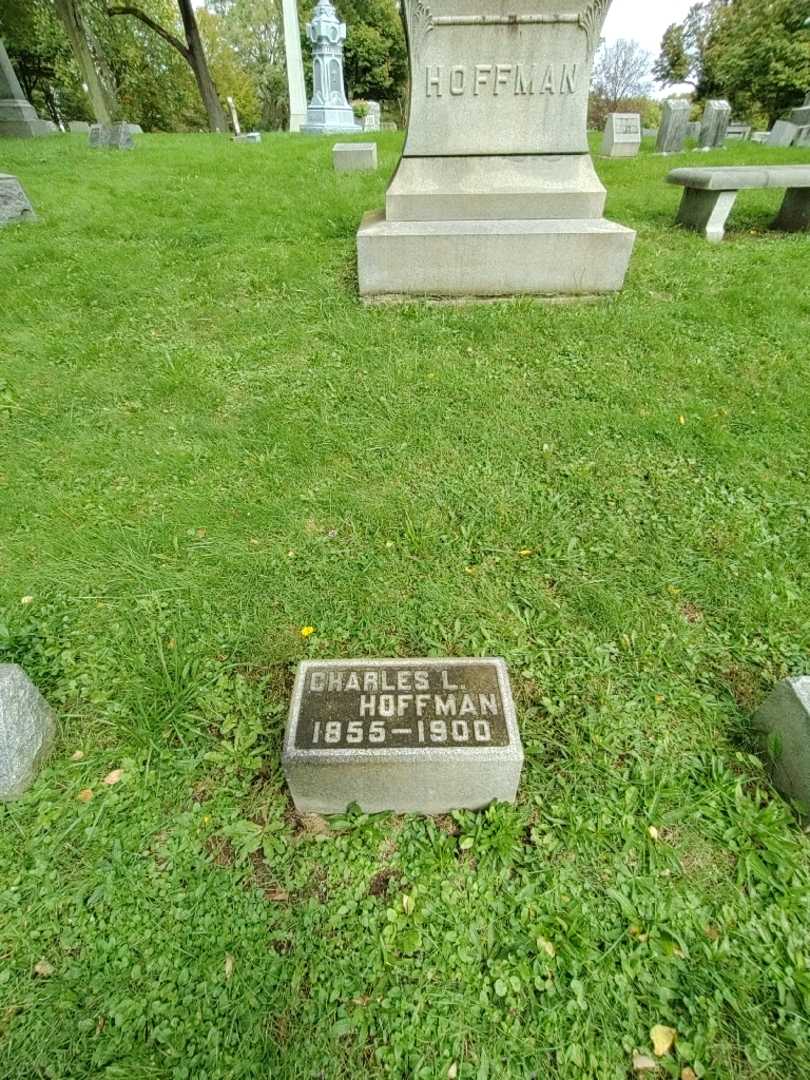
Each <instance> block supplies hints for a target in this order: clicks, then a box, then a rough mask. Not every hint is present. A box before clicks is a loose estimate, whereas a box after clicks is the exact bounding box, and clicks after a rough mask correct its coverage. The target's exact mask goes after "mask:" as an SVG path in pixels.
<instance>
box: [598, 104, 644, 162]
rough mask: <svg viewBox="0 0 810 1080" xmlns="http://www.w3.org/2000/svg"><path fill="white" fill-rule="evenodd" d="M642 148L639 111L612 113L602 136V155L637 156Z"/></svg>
mask: <svg viewBox="0 0 810 1080" xmlns="http://www.w3.org/2000/svg"><path fill="white" fill-rule="evenodd" d="M640 150H641V117H640V116H639V114H638V113H610V114H609V115H608V118H607V123H606V124H605V134H604V136H603V137H602V157H613V158H618V157H623V158H626V157H637V156H638V153H639V151H640Z"/></svg>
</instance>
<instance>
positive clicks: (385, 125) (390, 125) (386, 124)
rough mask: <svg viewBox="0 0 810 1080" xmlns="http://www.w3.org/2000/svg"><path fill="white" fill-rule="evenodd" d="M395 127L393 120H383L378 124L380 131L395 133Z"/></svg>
mask: <svg viewBox="0 0 810 1080" xmlns="http://www.w3.org/2000/svg"><path fill="white" fill-rule="evenodd" d="M396 130H397V125H396V124H395V123H394V121H393V120H383V121H382V122H381V123H380V131H396Z"/></svg>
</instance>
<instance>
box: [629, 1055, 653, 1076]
mask: <svg viewBox="0 0 810 1080" xmlns="http://www.w3.org/2000/svg"><path fill="white" fill-rule="evenodd" d="M633 1069H634V1071H635V1072H656V1071H657V1069H658V1062H657V1061H653V1059H652V1058H651V1057H647V1055H646V1054H633Z"/></svg>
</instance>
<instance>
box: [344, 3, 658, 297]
mask: <svg viewBox="0 0 810 1080" xmlns="http://www.w3.org/2000/svg"><path fill="white" fill-rule="evenodd" d="M609 6H610V0H568V3H567V4H566V10H565V11H564V12H563V11H561V10H560V9H559V7H558V6H557V4H556V2H555V0H492V3H490V4H489V5H488V6H487V7H486V9H484V10H483V11H482V13H480V14H479V13H478V8H479V4H478V0H466V4H462V5H459V3H458V0H432V2H431V4H430V6H428V5H427V4H426V3H425V0H406V19H407V24H408V49H409V54H410V62H411V108H410V122H409V126H408V136H407V140H406V143H405V148H404V150H403V155H402V159H401V161H400V163H399V167H398V169H397V172H396V174H395V176H394V178H393V180H392V181H391V184H390V186H389V189H388V192H387V194H386V203H385V212H384V213H376V214H367V215H366V217H365V218H364V219H363V223H362V225H361V227H360V231H359V232H358V234H357V266H358V278H359V287H360V293H361V295H362V296H364V297H367V298H373V297H375V296H442V297H452V296H459V297H482V298H486V297H495V296H513V295H537V296H585V295H593V294H600V293H611V292H616V291H617V290H619V289H621V287H622V284H623V282H624V277H625V273H626V271H627V267H628V263H629V260H630V255H631V253H632V250H633V244H634V241H635V233H634V232H633V231H632V230H631V229H626V228H623V227H622V226H621V225H615V224H613V223H612V222H609V221H606V220H605V218H604V217H603V211H604V205H605V198H606V192H605V189H604V187H603V186H602V184H601V183H600V181H599V178H598V177H597V175H596V172H595V170H594V167H593V162H592V161H591V157H590V154H589V149H588V141H587V133H586V121H587V108H588V88H589V85H590V74H591V66H592V61H593V54H594V50H595V48H596V46H597V45H598V42H599V35H600V32H601V28H602V23H603V21H604V18H605V16H606V15H607V11H608V8H609ZM634 120H635V123H636V127H637V130H638V132H640V130H641V128H640V121H639V120H638V118H637V117H635V118H634ZM638 138H640V135H639V136H638ZM638 138H636V142H638Z"/></svg>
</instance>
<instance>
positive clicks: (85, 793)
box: [77, 787, 93, 802]
mask: <svg viewBox="0 0 810 1080" xmlns="http://www.w3.org/2000/svg"><path fill="white" fill-rule="evenodd" d="M77 798H78V800H79V802H90V800H91V799H92V798H93V791H92V789H91V788H89V787H86V788H82V790H81V791H80V792H79V794H78V795H77Z"/></svg>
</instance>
